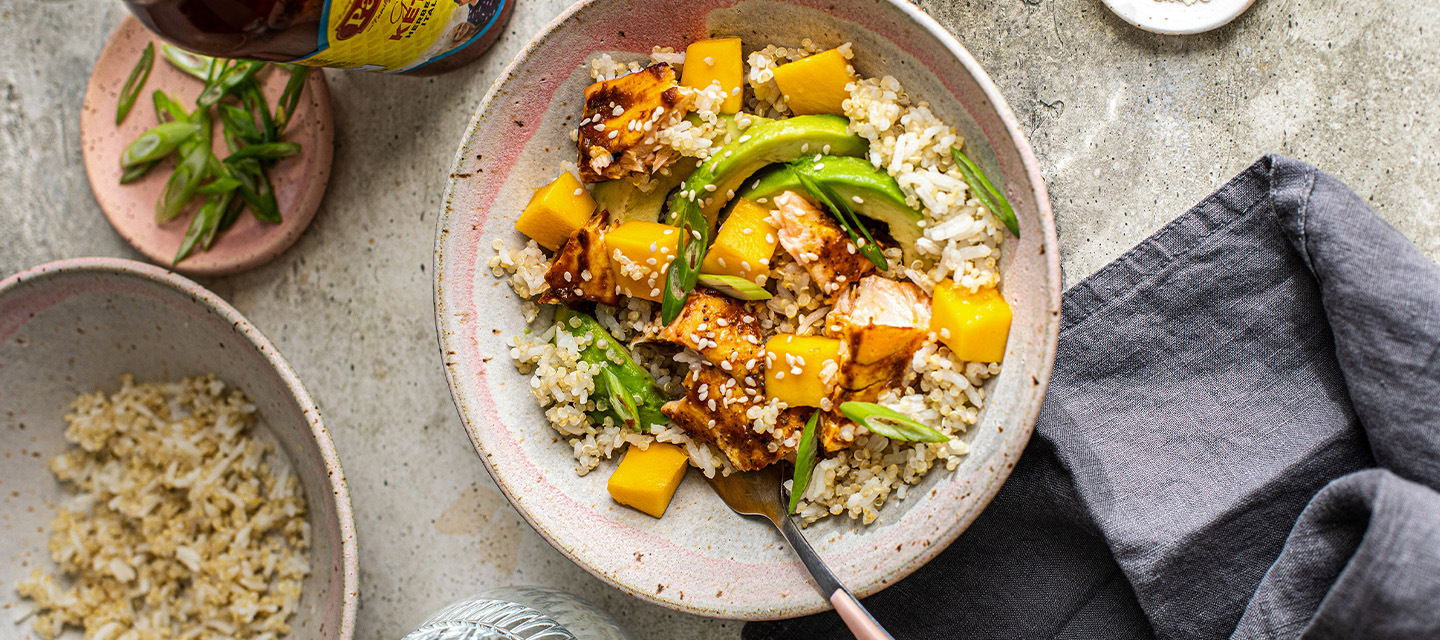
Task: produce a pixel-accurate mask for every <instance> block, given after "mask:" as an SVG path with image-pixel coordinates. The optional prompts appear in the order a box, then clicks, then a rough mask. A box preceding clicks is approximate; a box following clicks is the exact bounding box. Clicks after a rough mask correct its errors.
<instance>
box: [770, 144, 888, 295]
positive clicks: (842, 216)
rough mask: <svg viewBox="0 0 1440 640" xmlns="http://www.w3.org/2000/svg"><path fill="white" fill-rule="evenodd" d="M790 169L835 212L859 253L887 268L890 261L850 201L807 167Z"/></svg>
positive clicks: (804, 185) (796, 166) (877, 265)
mask: <svg viewBox="0 0 1440 640" xmlns="http://www.w3.org/2000/svg"><path fill="white" fill-rule="evenodd" d="M790 170H791V171H793V172H794V173H795V177H796V178H798V179H799V180H800V185H801V186H803V187H805V190H806V191H809V192H810V195H813V196H815V197H816V198H818V199H819V200H820V202H821V203H822V204H824V205H825V206H826V207H828V208H829V209H830V211H832V212H833V213H834V214H835V218H836V219H837V220H839V221H840V226H842V227H845V233H847V234H850V240H851V241H852V242H854V243H855V244H856V245H858V246H859V247H860V254H861V255H863V256H865V257H866V258H869V259H870V262H871V263H872V264H874V265H875V268H876V269H879V270H881V271H885V270H888V269H889V268H890V262H889V261H888V260H886V259H885V252H884V251H882V250H880V245H879V244H878V243H876V242H875V238H874V237H873V236H871V235H870V230H869V229H867V228H865V223H864V222H861V221H860V216H859V215H858V214H856V213H855V211H854V210H853V209H851V208H850V203H849V202H847V201H846V200H845V199H844V198H841V197H840V196H839V195H837V194H836V193H835V192H834V191H831V190H830V187H829V186H827V185H825V184H823V183H821V182H820V181H818V180H815V179H814V177H813V176H811V175H810V172H809V170H808V169H804V168H802V167H800V166H798V165H791V167H790ZM857 230H858V232H859V233H858V234H857ZM861 236H863V238H862V237H861Z"/></svg>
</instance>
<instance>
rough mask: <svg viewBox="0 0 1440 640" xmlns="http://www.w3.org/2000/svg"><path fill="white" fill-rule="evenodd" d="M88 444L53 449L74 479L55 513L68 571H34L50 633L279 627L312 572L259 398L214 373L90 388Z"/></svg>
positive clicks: (114, 635)
mask: <svg viewBox="0 0 1440 640" xmlns="http://www.w3.org/2000/svg"><path fill="white" fill-rule="evenodd" d="M65 422H66V424H67V425H68V426H67V428H66V430H65V438H66V440H68V441H69V442H70V443H71V444H73V445H75V446H74V447H72V448H70V449H69V450H67V451H66V452H65V453H62V454H60V455H59V456H56V457H55V458H54V459H52V460H51V461H50V469H51V471H53V472H54V473H55V477H56V478H58V479H59V480H60V481H61V482H63V483H65V485H66V486H67V487H69V488H70V489H71V490H72V491H73V492H74V496H73V499H72V501H71V502H72V504H71V505H70V506H68V507H66V508H62V509H60V511H59V513H58V514H57V515H56V517H55V519H54V521H53V522H52V523H51V536H50V553H51V556H52V558H53V559H54V560H55V562H56V564H57V565H58V568H59V571H58V573H56V574H52V573H48V572H46V571H43V570H41V569H35V570H34V571H33V572H32V573H31V575H30V577H29V578H28V579H27V580H25V581H23V582H21V583H20V585H19V587H18V591H19V593H20V595H21V596H24V597H27V598H30V599H31V600H33V601H34V604H35V607H36V609H35V610H34V611H33V615H34V620H33V622H32V624H33V626H34V629H35V632H36V633H37V634H39V635H40V636H41V637H42V638H54V637H56V636H58V635H59V634H60V633H61V632H62V631H64V629H65V628H66V627H67V626H70V627H78V628H81V629H83V630H84V633H85V638H86V640H165V639H170V638H175V639H180V638H186V639H190V638H195V639H202V640H203V639H216V640H218V639H222V638H239V639H251V640H273V639H275V638H279V637H282V636H285V635H286V634H288V633H290V625H289V619H290V616H291V615H292V614H294V612H295V610H296V607H297V606H298V604H299V602H300V591H301V583H302V582H304V580H305V577H306V576H307V575H309V573H310V565H309V562H308V560H307V559H306V550H307V549H309V547H310V525H309V524H308V523H307V522H306V521H305V497H304V495H303V494H302V493H301V490H300V485H299V481H298V479H297V478H296V477H295V476H293V475H291V474H290V473H289V470H288V468H287V467H286V465H285V463H284V462H283V461H280V460H278V459H277V456H276V455H275V452H274V450H273V447H272V445H271V444H270V443H268V442H265V441H263V440H260V439H258V438H256V437H255V436H254V435H253V434H252V433H251V430H252V427H253V425H254V423H255V406H254V405H253V404H251V403H250V401H249V400H248V399H246V397H245V395H244V394H243V393H241V392H240V391H239V390H238V389H231V388H227V386H226V385H225V383H223V382H221V381H220V380H218V379H216V378H215V377H214V376H205V377H199V378H190V379H187V380H182V381H180V382H177V383H173V384H136V383H135V382H134V381H133V380H132V379H131V378H130V377H129V376H125V377H124V378H123V379H122V380H121V388H120V390H119V391H118V392H116V393H114V394H111V395H109V396H106V395H105V394H102V393H99V392H97V393H92V394H87V395H82V396H80V397H79V398H78V399H76V400H75V402H74V403H73V404H72V405H71V407H70V413H69V414H68V415H66V416H65Z"/></svg>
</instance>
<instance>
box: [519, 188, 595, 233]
mask: <svg viewBox="0 0 1440 640" xmlns="http://www.w3.org/2000/svg"><path fill="white" fill-rule="evenodd" d="M593 213H595V199H594V198H592V197H590V192H589V191H586V190H585V187H582V186H580V180H579V179H577V178H576V177H575V174H572V173H570V172H569V171H566V172H565V173H562V174H560V177H558V178H555V180H554V181H552V182H551V183H550V184H547V185H545V186H543V187H540V188H539V189H536V190H535V195H534V196H531V198H530V204H527V205H525V211H524V212H522V213H521V214H520V219H519V220H516V221H515V230H516V231H519V232H520V233H523V234H525V235H527V236H530V237H531V238H532V239H534V240H535V241H536V242H538V243H540V246H542V247H545V248H546V249H549V250H551V251H555V250H558V249H559V248H560V247H561V246H563V245H564V244H565V241H566V240H569V239H570V234H572V233H575V231H576V230H577V229H579V228H581V227H583V226H585V224H586V223H587V222H589V221H590V215H591V214H593Z"/></svg>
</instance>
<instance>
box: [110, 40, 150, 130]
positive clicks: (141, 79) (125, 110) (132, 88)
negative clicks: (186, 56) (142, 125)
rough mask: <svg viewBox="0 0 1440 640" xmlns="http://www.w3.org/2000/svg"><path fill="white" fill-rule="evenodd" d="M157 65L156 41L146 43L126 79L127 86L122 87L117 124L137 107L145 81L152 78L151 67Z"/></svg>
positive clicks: (117, 107)
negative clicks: (136, 101) (138, 59)
mask: <svg viewBox="0 0 1440 640" xmlns="http://www.w3.org/2000/svg"><path fill="white" fill-rule="evenodd" d="M154 66H155V43H153V42H151V43H150V44H147V45H145V52H144V53H142V54H140V61H139V62H136V63H135V68H134V69H131V70H130V77H129V78H126V79H125V86H124V87H123V88H121V89H120V102H119V103H118V104H117V105H115V124H116V125H119V124H120V123H121V122H124V121H125V116H128V115H130V109H132V108H134V107H135V100H136V99H137V98H139V97H140V90H141V89H144V88H145V83H146V82H148V81H149V80H150V69H151V68H153V67H154Z"/></svg>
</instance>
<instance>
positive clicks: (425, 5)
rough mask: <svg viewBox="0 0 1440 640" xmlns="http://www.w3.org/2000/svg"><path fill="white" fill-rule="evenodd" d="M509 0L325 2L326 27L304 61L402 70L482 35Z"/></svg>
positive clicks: (350, 67) (353, 0) (368, 69)
mask: <svg viewBox="0 0 1440 640" xmlns="http://www.w3.org/2000/svg"><path fill="white" fill-rule="evenodd" d="M508 1H510V0H325V13H324V16H323V20H324V24H325V28H324V30H323V31H321V32H320V42H319V47H317V48H316V51H315V53H312V54H310V55H308V56H306V57H304V58H301V59H299V60H295V62H298V63H300V64H307V65H314V66H320V67H333V68H337V69H360V70H364V71H381V72H385V73H399V72H402V71H411V70H413V69H418V68H420V67H423V66H425V65H427V64H430V63H431V62H434V61H436V60H439V59H441V58H444V57H446V56H448V55H450V54H453V53H455V52H457V51H460V50H461V49H464V48H465V47H466V46H468V45H469V44H470V43H472V42H474V41H476V40H478V39H479V38H480V37H481V36H484V35H485V33H486V32H488V31H489V30H490V28H491V27H493V26H495V20H496V18H497V17H499V15H500V13H501V10H502V9H504V8H505V3H506V2H508Z"/></svg>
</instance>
